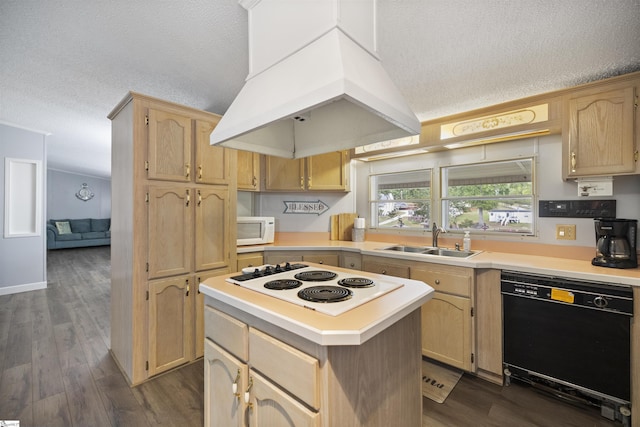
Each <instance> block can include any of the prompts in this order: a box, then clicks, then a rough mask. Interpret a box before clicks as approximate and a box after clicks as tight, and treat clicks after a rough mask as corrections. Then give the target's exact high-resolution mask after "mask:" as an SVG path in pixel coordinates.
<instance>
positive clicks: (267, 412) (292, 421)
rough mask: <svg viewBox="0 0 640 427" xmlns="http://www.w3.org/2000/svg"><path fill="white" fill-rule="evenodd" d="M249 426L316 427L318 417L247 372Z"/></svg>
mask: <svg viewBox="0 0 640 427" xmlns="http://www.w3.org/2000/svg"><path fill="white" fill-rule="evenodd" d="M247 387H248V388H249V405H250V408H249V418H250V422H249V425H250V426H251V427H274V426H296V427H318V426H319V425H320V416H319V415H318V414H317V413H316V412H313V411H310V410H309V409H308V408H307V407H306V406H304V405H302V404H301V403H300V402H298V401H297V400H296V399H294V398H293V397H291V396H290V395H289V394H287V393H285V392H284V391H282V390H280V388H278V387H277V386H275V385H274V384H272V383H270V382H269V381H268V380H267V379H265V378H263V377H262V376H260V374H258V373H257V372H256V371H253V370H249V384H248V386H247Z"/></svg>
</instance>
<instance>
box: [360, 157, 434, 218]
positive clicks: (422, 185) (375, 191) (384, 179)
mask: <svg viewBox="0 0 640 427" xmlns="http://www.w3.org/2000/svg"><path fill="white" fill-rule="evenodd" d="M369 183H370V191H369V195H370V200H369V202H370V206H371V226H372V227H374V228H402V229H413V230H415V229H424V228H428V227H429V222H430V217H431V194H432V192H431V169H424V170H416V171H408V172H396V173H386V174H379V175H371V176H370V180H369Z"/></svg>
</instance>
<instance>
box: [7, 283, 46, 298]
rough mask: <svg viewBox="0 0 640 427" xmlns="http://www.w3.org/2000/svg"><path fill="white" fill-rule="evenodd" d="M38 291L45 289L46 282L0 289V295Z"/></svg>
mask: <svg viewBox="0 0 640 427" xmlns="http://www.w3.org/2000/svg"><path fill="white" fill-rule="evenodd" d="M40 289H47V282H36V283H25V284H24V285H14V286H5V287H0V295H11V294H19V293H20V292H29V291H38V290H40Z"/></svg>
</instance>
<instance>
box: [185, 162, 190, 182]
mask: <svg viewBox="0 0 640 427" xmlns="http://www.w3.org/2000/svg"><path fill="white" fill-rule="evenodd" d="M184 170H185V177H186V178H187V179H189V177H190V176H191V165H190V164H189V163H187V164H185V165H184Z"/></svg>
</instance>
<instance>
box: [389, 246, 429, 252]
mask: <svg viewBox="0 0 640 427" xmlns="http://www.w3.org/2000/svg"><path fill="white" fill-rule="evenodd" d="M429 249H431V248H426V247H424V246H402V245H397V246H389V247H388V248H381V250H383V251H396V252H411V253H423V252H424V251H425V250H429Z"/></svg>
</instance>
